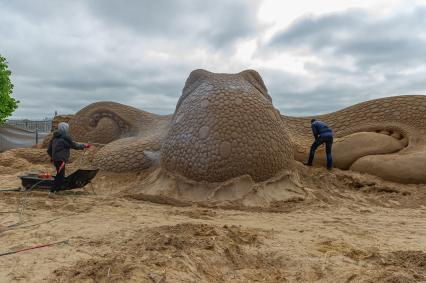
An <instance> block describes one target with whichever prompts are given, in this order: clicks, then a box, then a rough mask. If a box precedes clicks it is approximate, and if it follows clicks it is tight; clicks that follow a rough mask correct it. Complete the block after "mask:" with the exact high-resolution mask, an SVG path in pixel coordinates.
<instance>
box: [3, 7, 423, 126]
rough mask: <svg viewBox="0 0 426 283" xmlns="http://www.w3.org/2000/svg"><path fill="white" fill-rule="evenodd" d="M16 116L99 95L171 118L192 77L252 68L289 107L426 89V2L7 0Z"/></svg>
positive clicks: (6, 52)
mask: <svg viewBox="0 0 426 283" xmlns="http://www.w3.org/2000/svg"><path fill="white" fill-rule="evenodd" d="M0 54H1V55H3V56H4V57H6V58H7V60H8V62H9V68H10V69H11V71H12V72H13V77H12V80H13V83H14V84H15V89H14V97H16V98H17V99H19V100H20V101H21V103H20V104H19V108H18V110H17V111H16V112H15V114H14V115H13V118H32V119H37V118H44V117H50V116H52V115H53V112H54V111H55V110H57V111H58V112H59V113H60V114H69V113H75V112H76V111H78V110H79V109H80V108H82V107H84V106H85V105H87V104H89V103H91V102H95V101H102V100H109V101H116V102H120V103H124V104H128V105H132V106H135V107H138V108H141V109H144V110H147V111H151V112H155V113H160V114H168V113H172V112H173V111H174V108H175V105H176V102H177V100H178V98H179V96H180V94H181V91H182V87H183V85H184V82H185V79H186V78H187V76H188V74H189V73H190V71H191V70H193V69H198V68H204V69H207V70H209V71H212V72H224V73H233V72H239V71H242V70H244V69H255V70H257V71H258V72H259V73H260V74H261V75H262V77H263V79H264V81H265V84H266V86H267V87H268V90H269V93H270V95H271V97H272V99H273V102H274V105H275V106H276V107H277V108H278V109H280V111H281V113H283V114H286V115H297V116H301V115H310V114H320V113H326V112H331V111H335V110H338V109H341V108H343V107H346V106H349V105H352V104H355V103H358V102H361V101H365V100H368V99H373V98H378V97H385V96H391V95H400V94H426V1H415V0H413V1H397V0H385V1H381V0H379V1H371V0H369V1H364V0H349V1H343V0H330V1H325V0H315V1H307V0H298V1H282V0H259V1H256V0H214V1H205V0H179V1H178V0H176V1H172V0H126V1H118V0H92V1H91V0H87V1H83V0H73V1H65V0H63V1H59V0H50V1H47V0H27V1H21V0H14V1H9V0H0Z"/></svg>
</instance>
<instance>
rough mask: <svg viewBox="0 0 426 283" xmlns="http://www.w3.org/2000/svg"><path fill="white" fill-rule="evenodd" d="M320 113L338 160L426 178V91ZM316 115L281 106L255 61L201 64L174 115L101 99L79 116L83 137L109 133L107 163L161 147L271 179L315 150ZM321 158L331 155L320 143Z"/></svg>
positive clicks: (188, 164)
mask: <svg viewBox="0 0 426 283" xmlns="http://www.w3.org/2000/svg"><path fill="white" fill-rule="evenodd" d="M317 117H318V118H319V119H321V120H323V121H325V122H327V123H328V124H329V125H330V126H331V127H332V128H333V130H334V132H335V135H336V139H335V144H334V148H333V153H334V159H335V165H336V167H338V168H342V169H352V170H356V171H361V172H366V173H370V174H373V175H378V176H380V177H382V178H385V179H388V180H392V181H397V182H405V183H424V182H426V172H425V170H424V169H423V168H424V164H426V131H425V128H426V124H425V123H426V96H422V95H414V96H400V97H388V98H383V99H376V100H371V101H367V102H364V103H360V104H357V105H354V106H352V107H348V108H345V109H343V110H341V111H337V112H334V113H330V114H326V115H321V116H317ZM310 118H311V117H289V116H283V115H280V114H279V112H278V111H277V110H276V109H275V108H274V107H273V104H272V100H271V98H270V96H269V95H268V92H267V89H266V87H265V85H264V83H263V81H262V78H261V77H260V75H259V74H258V73H257V72H255V71H252V70H248V71H243V72H241V73H238V74H215V73H210V72H208V71H205V70H195V71H193V72H192V73H191V74H190V76H189V77H188V79H187V81H186V84H185V87H184V89H183V91H182V96H181V98H180V99H179V101H178V104H177V106H176V110H175V113H174V114H173V115H168V116H160V115H155V114H151V113H148V112H144V111H141V110H138V109H135V108H132V107H129V106H124V105H121V104H117V103H112V102H99V103H94V104H91V105H89V106H87V107H85V108H84V109H82V110H81V111H80V112H78V113H77V114H76V116H75V118H74V119H73V120H71V122H70V124H71V131H72V134H73V136H74V137H75V139H76V140H79V141H89V142H98V143H108V145H107V146H105V147H104V148H102V149H101V150H100V151H99V152H98V153H97V154H96V156H95V158H94V163H95V164H96V165H97V166H99V167H100V168H102V169H106V170H111V171H129V170H141V169H144V168H148V167H151V166H152V165H153V164H156V163H158V161H159V159H160V156H161V163H160V165H161V167H163V168H164V169H166V170H167V171H172V172H176V173H178V174H179V175H182V176H184V177H186V178H189V179H192V180H195V181H208V182H223V181H225V180H229V179H231V178H234V177H238V176H241V175H249V176H251V177H252V178H253V179H254V180H255V181H264V180H267V179H269V178H271V177H273V176H275V175H276V174H278V173H279V172H280V171H283V170H287V171H292V170H293V162H294V160H299V161H302V160H304V159H305V158H306V155H307V152H308V149H309V146H310V144H311V142H312V134H311V130H310V123H309V121H310ZM317 159H318V160H317V163H318V164H321V165H322V164H324V162H323V153H321V151H320V152H318V154H317Z"/></svg>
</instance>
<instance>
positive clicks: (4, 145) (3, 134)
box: [0, 124, 48, 152]
mask: <svg viewBox="0 0 426 283" xmlns="http://www.w3.org/2000/svg"><path fill="white" fill-rule="evenodd" d="M47 135H48V133H42V132H39V131H38V130H37V129H36V130H35V131H34V132H33V131H27V130H24V129H20V128H17V127H15V126H11V125H8V124H5V125H1V126H0V152H3V151H6V150H9V149H12V148H18V147H32V146H35V145H37V144H39V143H41V142H42V141H43V139H44V138H45V137H46V136H47Z"/></svg>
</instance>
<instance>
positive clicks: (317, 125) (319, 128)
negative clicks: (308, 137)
mask: <svg viewBox="0 0 426 283" xmlns="http://www.w3.org/2000/svg"><path fill="white" fill-rule="evenodd" d="M311 126H312V133H313V134H314V137H315V138H318V137H319V136H322V137H329V136H333V131H332V130H331V129H330V128H329V127H328V126H327V124H326V123H324V122H321V121H318V120H317V121H315V122H313V123H312V125H311Z"/></svg>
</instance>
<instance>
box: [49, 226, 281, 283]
mask: <svg viewBox="0 0 426 283" xmlns="http://www.w3.org/2000/svg"><path fill="white" fill-rule="evenodd" d="M267 234H268V233H267V232H265V231H261V230H258V229H246V228H241V227H238V226H227V225H224V226H222V227H218V226H213V225H207V224H190V223H183V224H178V225H173V226H160V227H156V228H152V229H148V230H146V229H140V230H137V231H135V232H134V233H132V234H127V235H126V236H125V237H124V238H122V239H121V240H120V241H119V242H115V241H112V240H111V238H112V235H107V236H106V237H105V238H103V239H100V240H97V241H96V242H93V243H91V247H92V248H93V251H94V257H93V258H91V259H89V260H82V261H79V262H78V263H76V264H75V265H73V266H71V267H69V268H61V269H57V270H55V271H54V275H55V277H56V278H57V279H60V280H71V281H82V280H85V279H87V278H90V279H91V280H93V281H96V282H102V281H104V280H105V281H107V280H109V281H110V282H123V281H134V282H150V281H151V280H152V282H179V281H180V282H231V281H232V282H248V281H264V282H279V281H282V280H285V279H284V277H283V274H282V270H283V268H284V267H285V261H284V260H283V258H281V257H280V256H276V255H274V254H270V253H268V252H259V250H258V248H259V247H260V246H261V245H262V242H263V239H264V238H265V236H267ZM106 243H108V245H110V247H111V249H110V251H104V250H99V247H102V246H103V245H104V244H106ZM55 277H53V278H55Z"/></svg>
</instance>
